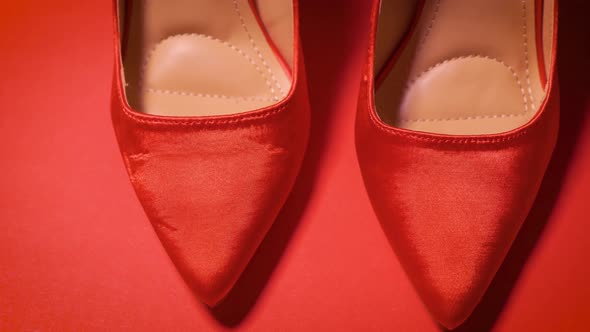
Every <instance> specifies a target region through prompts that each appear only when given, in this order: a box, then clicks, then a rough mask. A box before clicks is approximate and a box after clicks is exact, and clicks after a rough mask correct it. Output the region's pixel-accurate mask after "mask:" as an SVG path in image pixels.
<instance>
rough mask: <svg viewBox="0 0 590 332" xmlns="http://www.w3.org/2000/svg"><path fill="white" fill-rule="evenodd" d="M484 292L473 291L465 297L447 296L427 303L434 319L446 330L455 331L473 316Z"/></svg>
mask: <svg viewBox="0 0 590 332" xmlns="http://www.w3.org/2000/svg"><path fill="white" fill-rule="evenodd" d="M482 292H483V291H481V290H473V291H472V292H467V293H466V294H464V295H463V296H458V297H457V296H445V297H444V298H441V297H439V298H438V299H436V300H433V299H431V301H428V300H427V301H425V304H426V306H427V308H428V310H429V311H430V313H431V314H432V317H433V318H434V319H435V320H436V321H437V322H438V323H439V324H440V325H441V326H442V327H444V328H445V329H447V330H454V329H456V328H458V327H459V326H461V325H462V324H463V323H465V321H467V319H468V318H469V317H470V316H471V314H472V313H473V311H474V310H475V308H476V307H477V304H478V303H479V300H478V299H479V298H480V296H479V294H481V293H482Z"/></svg>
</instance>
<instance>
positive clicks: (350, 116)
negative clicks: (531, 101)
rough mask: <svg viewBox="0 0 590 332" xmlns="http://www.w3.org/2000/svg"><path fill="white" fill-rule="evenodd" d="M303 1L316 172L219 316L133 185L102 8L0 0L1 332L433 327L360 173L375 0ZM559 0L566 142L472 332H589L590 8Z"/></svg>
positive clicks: (105, 4)
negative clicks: (113, 114) (113, 106)
mask: <svg viewBox="0 0 590 332" xmlns="http://www.w3.org/2000/svg"><path fill="white" fill-rule="evenodd" d="M301 2H302V4H301V5H302V20H303V22H302V26H303V27H302V29H303V31H302V33H303V39H304V48H305V55H306V60H307V64H308V68H307V69H308V72H309V79H310V87H311V102H312V106H313V110H312V111H313V129H312V140H311V144H310V150H309V154H308V158H307V160H306V162H305V164H304V168H303V171H302V174H301V176H300V178H299V180H298V183H297V185H296V188H295V190H294V191H293V194H292V196H291V198H290V199H289V202H288V203H287V205H286V207H285V208H284V211H283V212H282V214H281V216H280V217H279V219H278V220H277V222H276V225H275V226H274V227H273V228H272V230H271V231H270V233H269V234H268V237H267V239H266V240H265V241H264V242H263V244H262V246H261V247H260V249H259V251H258V253H257V254H256V256H255V257H254V259H253V261H252V262H251V264H250V266H249V267H248V269H247V270H246V272H245V273H244V275H243V277H242V279H241V280H240V281H239V283H238V285H237V286H236V288H235V290H234V291H233V292H232V293H231V294H230V297H229V298H228V299H227V301H225V303H224V304H222V305H221V306H220V307H219V308H217V309H215V310H209V309H207V308H206V307H204V306H203V305H201V304H200V303H199V302H198V301H197V300H196V299H195V297H194V296H193V294H192V293H191V291H190V290H189V288H188V287H187V286H186V285H185V283H184V282H183V280H182V278H181V277H180V276H179V274H178V272H177V271H176V269H175V268H174V266H173V264H172V263H171V261H170V259H169V258H168V256H167V255H166V253H165V252H164V250H163V248H162V246H161V245H160V243H159V241H158V239H157V237H156V236H155V234H154V232H153V230H152V228H151V226H150V225H149V223H148V221H147V219H146V217H145V215H144V213H143V211H142V209H141V207H140V205H139V203H138V201H137V199H136V198H135V196H134V193H133V191H132V188H131V186H130V184H129V181H128V179H127V176H126V174H125V171H124V168H123V164H122V161H121V158H120V156H119V151H118V149H117V145H116V142H115V137H114V133H113V130H112V128H111V122H110V114H109V109H108V108H109V94H110V91H109V89H110V81H111V68H112V67H111V66H112V59H111V47H112V40H111V38H112V36H111V31H110V28H111V24H110V20H111V17H110V14H111V13H110V1H106V0H105V1H73V0H69V1H68V0H55V1H39V0H37V1H34V0H22V1H10V2H8V1H5V2H4V3H3V4H2V12H1V13H0V18H1V19H0V73H1V77H0V109H1V111H2V113H1V117H0V156H1V157H0V158H1V161H0V226H1V228H0V331H37V330H39V331H81V330H84V331H99V330H101V331H102V330H137V331H186V330H193V331H195V330H196V331H218V330H219V331H223V330H231V329H235V330H240V331H242V330H243V331H251V330H254V331H277V330H280V331H382V330H387V331H392V330H395V331H426V332H428V331H438V330H439V329H440V328H439V327H438V326H437V325H436V323H434V322H433V321H432V320H431V318H430V316H429V315H428V312H427V311H426V309H425V307H424V306H423V304H422V303H421V302H420V300H419V299H418V297H417V296H416V293H415V291H414V290H413V288H412V287H411V285H410V283H409V282H408V280H407V278H406V276H405V275H404V273H403V271H402V270H401V268H400V266H399V263H398V262H397V260H396V258H395V255H394V254H393V252H392V250H391V249H390V247H389V245H388V243H387V241H386V239H385V237H384V235H383V234H382V232H381V229H380V227H379V224H378V222H377V221H376V220H375V217H374V215H373V212H372V210H371V207H370V205H369V202H368V199H367V196H366V194H365V191H364V187H363V184H362V181H361V177H360V174H359V169H358V166H357V162H356V156H355V150H354V144H353V138H354V137H353V126H354V112H355V107H356V106H355V105H356V96H357V91H358V85H359V79H360V77H359V76H360V64H361V61H362V60H363V59H362V56H363V54H364V53H363V48H364V46H365V40H366V35H367V28H368V24H367V23H368V9H369V1H361V0H356V1H355V0H322V1H312V0H302V1H301ZM561 3H562V7H561V12H562V16H561V32H560V58H559V66H560V79H561V85H562V99H563V100H562V129H561V136H560V140H559V145H558V148H557V151H556V152H555V158H554V160H553V162H552V164H551V166H550V169H549V171H548V173H547V176H546V181H545V182H544V185H543V187H542V190H541V192H540V194H539V198H538V200H537V203H536V205H535V207H534V209H533V211H532V213H531V215H530V218H529V219H528V221H527V222H526V223H525V225H524V228H523V229H522V232H521V233H520V235H519V236H518V238H517V240H516V243H515V245H514V247H513V248H512V250H511V251H510V253H509V255H508V257H507V259H506V262H505V263H504V265H503V266H502V268H501V270H500V271H499V273H498V275H497V277H496V279H495V280H494V282H493V284H492V286H491V287H490V289H489V291H488V293H487V294H486V296H485V298H484V299H483V302H482V304H481V305H480V306H479V307H478V308H477V309H476V311H475V313H474V314H473V316H472V317H471V318H470V320H469V321H468V322H467V323H466V324H465V325H464V326H463V327H462V328H461V329H462V330H464V331H487V330H494V331H589V330H590V286H589V285H590V283H589V279H590V264H588V262H589V257H590V254H589V252H590V240H589V239H588V237H589V235H590V223H589V221H590V220H589V219H590V218H589V217H588V214H589V212H590V207H589V206H590V199H589V198H588V197H589V195H590V172H589V171H588V170H590V154H589V153H588V152H589V151H590V116H587V115H588V111H590V98H589V95H590V29H589V28H588V24H587V22H588V16H590V6H589V4H588V2H587V1H584V0H577V1H573V0H565V1H561ZM461 329H460V330H461Z"/></svg>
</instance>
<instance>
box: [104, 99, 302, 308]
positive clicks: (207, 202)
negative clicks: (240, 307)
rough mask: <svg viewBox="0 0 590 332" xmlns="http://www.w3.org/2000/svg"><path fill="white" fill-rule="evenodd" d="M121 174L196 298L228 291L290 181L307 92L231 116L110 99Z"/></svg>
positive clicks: (297, 161) (298, 157)
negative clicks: (175, 114) (145, 111)
mask: <svg viewBox="0 0 590 332" xmlns="http://www.w3.org/2000/svg"><path fill="white" fill-rule="evenodd" d="M113 110H114V111H113V123H114V127H115V132H116V134H117V138H118V141H119V147H120V149H121V153H122V156H123V160H124V162H125V166H126V168H127V173H128V174H129V178H130V180H131V183H132V185H133V187H134V189H135V192H136V194H137V196H138V198H139V201H140V202H141V204H142V206H143V208H144V210H145V212H146V214H147V216H148V217H149V219H150V221H151V223H152V225H153V227H154V230H155V231H156V233H157V235H158V237H159V238H160V240H161V242H162V244H163V245H164V247H165V249H166V251H167V252H168V254H169V256H170V257H171V258H172V260H173V262H174V263H175V265H176V266H177V268H178V270H179V271H180V272H181V274H182V275H183V277H184V279H185V280H186V281H187V282H188V283H189V284H190V286H191V288H192V289H193V290H194V291H195V293H196V295H197V297H198V298H199V299H200V300H201V301H203V302H205V303H206V304H208V305H211V306H213V305H215V304H217V303H218V302H220V300H221V299H222V298H223V297H224V296H225V295H226V294H227V293H228V292H229V290H230V289H231V288H232V286H233V285H234V283H235V282H236V281H237V279H238V278H239V276H240V274H241V273H242V272H243V270H244V269H245V267H246V265H247V264H248V262H249V260H250V259H251V258H252V256H253V255H254V253H255V251H256V249H257V248H258V246H259V244H260V243H261V242H262V240H263V238H264V237H265V235H266V233H267V231H268V230H269V229H270V227H271V226H272V224H273V222H274V220H275V218H276V217H277V215H278V213H279V211H280V209H281V208H282V206H283V204H284V203H285V201H286V199H287V197H288V195H289V193H290V191H291V188H292V186H293V184H294V182H295V179H296V177H297V174H298V172H299V168H300V166H301V163H302V160H303V156H304V153H305V149H306V146H307V139H308V132H309V108H308V103H307V98H306V91H305V90H303V89H297V90H296V92H295V93H294V95H293V96H292V98H289V100H288V103H287V102H284V103H282V104H280V105H278V106H277V107H274V108H269V109H264V110H260V111H254V112H250V113H245V114H238V115H235V116H231V117H227V116H225V117H205V118H194V119H193V118H178V119H175V118H172V119H167V118H166V119H162V118H153V117H149V116H144V115H142V114H138V113H131V112H132V111H130V110H127V109H125V107H124V106H121V103H120V102H119V101H118V99H115V107H113Z"/></svg>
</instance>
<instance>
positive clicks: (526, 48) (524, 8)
mask: <svg viewBox="0 0 590 332" xmlns="http://www.w3.org/2000/svg"><path fill="white" fill-rule="evenodd" d="M526 2H527V0H521V3H522V21H523V25H522V27H523V31H522V32H523V34H522V38H523V48H524V64H525V67H526V68H525V75H526V81H527V85H528V93H529V100H530V102H531V108H532V109H535V100H534V98H533V89H532V86H531V71H530V61H529V36H528V15H527V5H526Z"/></svg>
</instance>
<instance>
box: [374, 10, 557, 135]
mask: <svg viewBox="0 0 590 332" xmlns="http://www.w3.org/2000/svg"><path fill="white" fill-rule="evenodd" d="M404 1H405V2H404ZM537 2H539V1H537ZM408 8H411V10H410V9H408ZM544 8H545V14H544V15H542V16H543V17H544V21H546V22H545V26H546V29H544V31H547V30H551V31H552V29H550V28H549V27H552V24H553V17H552V16H553V15H552V14H553V13H552V9H553V1H545V7H544ZM549 10H550V12H549ZM412 15H418V16H417V20H416V22H415V24H416V25H415V27H414V29H413V32H412V35H411V36H408V38H409V39H408V40H407V43H406V44H405V46H404V48H403V50H400V51H399V53H398V55H397V56H398V57H397V59H396V60H395V64H394V66H393V67H392V68H391V70H390V71H389V72H387V73H385V75H386V76H385V77H384V78H383V79H382V81H381V82H380V85H379V86H378V88H377V91H376V97H375V102H376V106H377V111H378V113H379V116H380V117H381V119H382V120H383V121H384V122H386V123H388V124H390V125H392V126H395V127H398V128H403V129H409V130H415V131H422V132H429V133H438V134H452V135H479V134H495V133H502V132H506V131H510V130H513V129H516V128H518V127H520V126H522V125H524V124H526V123H527V122H528V121H530V120H531V119H532V118H533V117H534V115H535V114H536V113H537V111H538V110H539V107H540V106H541V104H542V101H543V100H544V98H545V86H544V83H543V82H542V77H541V76H542V75H540V74H541V73H540V70H545V69H540V67H541V68H549V67H550V66H549V65H548V64H546V63H543V64H542V65H544V66H539V62H538V59H539V57H538V56H537V40H536V21H535V0H426V1H421V2H419V1H412V0H402V1H394V0H383V1H382V3H381V14H380V18H379V27H378V37H377V50H376V59H375V61H376V69H377V70H378V71H379V72H380V71H381V70H382V69H383V68H385V66H386V65H385V63H384V61H383V59H385V58H388V57H389V55H391V53H392V50H393V49H395V47H396V45H398V44H399V40H400V37H399V35H400V33H399V31H400V28H398V29H397V30H393V31H392V30H389V29H387V28H386V27H385V26H386V25H388V24H391V23H389V22H391V21H392V20H398V21H402V22H409V21H410V20H411V19H410V18H411V17H412ZM406 28H407V24H406V25H405V28H403V29H404V30H405V29H406ZM543 40H544V44H547V45H545V47H546V49H545V50H544V54H545V55H546V56H545V61H549V60H550V55H549V54H550V52H547V48H549V50H551V48H552V45H551V42H550V39H548V38H547V36H543ZM540 58H541V59H543V57H540ZM385 70H387V69H385ZM543 74H546V73H543Z"/></svg>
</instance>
